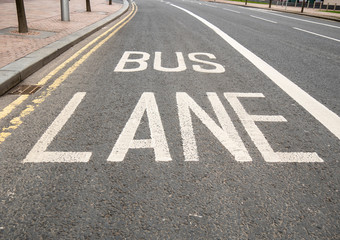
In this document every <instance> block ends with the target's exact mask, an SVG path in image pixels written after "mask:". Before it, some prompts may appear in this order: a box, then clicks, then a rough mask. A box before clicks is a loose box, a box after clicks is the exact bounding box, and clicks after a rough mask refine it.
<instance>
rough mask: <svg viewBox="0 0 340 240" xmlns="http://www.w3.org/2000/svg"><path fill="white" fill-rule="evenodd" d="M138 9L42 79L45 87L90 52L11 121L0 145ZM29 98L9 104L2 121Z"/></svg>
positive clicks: (40, 83) (134, 6)
mask: <svg viewBox="0 0 340 240" xmlns="http://www.w3.org/2000/svg"><path fill="white" fill-rule="evenodd" d="M137 10H138V7H137V5H136V4H135V3H133V4H132V10H131V12H130V13H129V14H128V15H127V16H126V17H124V18H123V19H122V20H121V21H119V22H118V23H117V24H115V25H114V26H113V27H111V28H110V29H108V30H107V31H106V32H104V33H103V34H101V35H100V36H98V37H97V38H95V39H93V40H92V41H91V42H90V43H88V44H87V45H86V46H84V47H83V48H81V49H80V50H79V51H77V52H76V53H75V54H74V55H72V56H71V57H70V58H68V59H67V60H66V61H64V62H63V63H62V64H60V65H59V66H58V67H56V68H55V69H54V70H53V71H51V72H50V73H49V74H47V75H46V76H45V77H44V78H42V79H41V80H40V81H39V82H38V85H41V86H42V85H45V84H46V83H47V82H48V81H49V80H50V79H51V78H52V77H53V76H55V75H56V74H57V73H58V72H59V71H61V70H62V69H64V68H65V66H66V65H67V64H69V63H71V62H72V61H73V60H75V59H76V58H77V57H79V56H80V55H81V54H82V53H84V52H85V51H87V50H89V51H88V52H87V53H86V54H84V55H83V56H81V58H80V59H79V60H77V61H76V62H75V63H74V64H73V65H72V66H71V67H69V68H68V69H67V70H66V71H64V73H63V74H62V75H61V76H60V77H58V78H57V79H56V80H55V81H54V82H53V83H52V84H51V85H49V86H48V88H47V89H46V90H44V91H43V92H42V93H41V95H40V96H38V97H36V98H34V99H33V100H32V103H31V104H28V105H27V106H26V108H25V109H24V110H23V111H22V112H21V113H20V114H19V116H17V117H15V118H13V119H12V120H11V121H10V126H9V127H4V128H2V130H1V132H0V144H1V143H3V142H4V141H5V140H6V139H7V137H9V136H10V135H11V134H12V133H11V131H13V130H14V129H17V128H18V127H19V126H20V125H21V124H22V121H23V118H25V117H26V116H28V115H29V114H30V113H32V112H33V111H34V110H35V108H36V107H38V106H39V105H40V104H41V103H43V102H44V101H45V100H46V98H47V97H48V96H50V95H51V94H52V92H53V91H54V90H56V89H57V88H58V87H59V86H60V84H61V83H63V82H64V81H65V80H66V79H67V77H68V76H70V75H71V74H72V73H73V72H74V71H75V70H76V69H77V68H78V67H79V66H80V65H81V64H82V63H83V62H85V61H86V59H88V58H89V57H90V56H91V54H93V53H94V52H95V51H96V50H97V49H98V48H100V47H101V46H102V45H103V44H104V43H105V42H107V41H108V40H109V39H110V38H111V37H112V36H113V35H115V34H116V33H117V32H118V31H119V30H120V29H121V28H122V27H124V26H125V25H126V24H127V23H128V22H129V21H130V20H131V19H132V18H133V17H134V16H135V15H136V13H137ZM28 97H29V96H28V95H22V96H20V97H19V98H17V99H16V100H15V101H13V102H12V103H11V104H9V105H8V106H7V107H5V108H4V109H3V110H2V111H1V112H0V120H1V119H3V118H5V117H6V116H7V115H8V114H10V113H11V112H12V111H13V110H14V109H15V108H16V107H17V106H19V105H20V104H21V103H23V102H24V101H25V100H26V99H27V98H28Z"/></svg>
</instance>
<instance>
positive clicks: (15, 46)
mask: <svg viewBox="0 0 340 240" xmlns="http://www.w3.org/2000/svg"><path fill="white" fill-rule="evenodd" d="M24 2H25V10H26V17H27V23H28V27H29V33H28V34H18V33H17V34H16V33H15V32H16V31H17V27H18V21H17V15H16V6H15V1H12V0H11V1H8V0H5V2H3V1H1V2H0V29H1V30H0V68H1V67H3V66H5V65H7V64H9V63H11V62H13V61H15V60H17V59H19V58H21V57H23V56H26V55H27V54H29V53H31V52H34V51H36V50H38V49H40V48H42V47H44V46H46V45H48V44H50V43H52V42H55V41H57V40H59V39H61V38H63V37H65V36H67V35H69V34H71V33H73V32H76V31H78V30H79V29H82V28H84V27H86V26H88V25H90V24H92V23H95V22H97V21H99V20H100V19H103V18H104V17H106V16H108V15H109V14H111V13H114V12H116V11H117V10H119V9H120V8H121V6H122V4H119V3H113V4H112V5H108V2H106V1H105V0H91V9H92V12H86V5H85V0H71V1H70V19H71V21H70V22H62V21H61V20H60V1H58V0H25V1H24ZM8 28H10V29H8ZM40 31H43V32H40Z"/></svg>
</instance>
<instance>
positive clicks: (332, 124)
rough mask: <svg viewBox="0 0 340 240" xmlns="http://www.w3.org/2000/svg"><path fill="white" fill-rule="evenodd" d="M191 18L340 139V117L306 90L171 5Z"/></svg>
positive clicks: (219, 31) (208, 24)
mask: <svg viewBox="0 0 340 240" xmlns="http://www.w3.org/2000/svg"><path fill="white" fill-rule="evenodd" d="M171 6H173V7H176V8H178V9H180V10H182V11H184V12H186V13H188V14H190V15H191V16H193V17H195V18H196V19H198V20H199V21H201V22H202V23H203V24H205V25H206V26H208V27H209V28H211V29H212V30H213V31H214V32H215V33H216V34H218V35H219V36H220V37H221V38H222V39H224V40H225V41H226V42H227V43H228V44H230V45H231V46H232V47H233V48H234V49H235V50H237V51H238V52H239V53H240V54H242V55H243V56H244V57H245V58H247V59H248V60H249V61H250V62H251V63H252V64H254V65H255V66H256V67H257V68H258V69H259V70H260V71H262V72H263V73H264V74H265V75H266V76H267V77H268V78H269V79H271V80H272V81H273V82H274V83H275V84H276V85H277V86H279V87H280V88H281V89H282V90H283V91H284V92H286V93H287V94H288V95H289V96H290V97H291V98H293V99H294V100H295V101H296V102H297V103H299V104H300V105H301V106H302V107H303V108H304V109H306V110H307V111H308V112H309V113H310V114H311V115H313V116H314V117H315V118H316V119H317V120H318V121H319V122H320V123H321V124H323V125H324V126H325V127H326V128H327V129H328V130H329V131H330V132H332V133H333V134H334V135H335V136H336V137H337V138H338V139H340V117H339V116H338V115H336V114H335V113H334V112H332V111H331V110H329V109H328V108H327V107H325V106H324V105H322V104H321V103H320V102H318V101H317V100H316V99H314V98H313V97H312V96H310V95H309V94H308V93H306V92H305V91H304V90H302V89H301V88H300V87H299V86H297V85H296V84H295V83H293V82H292V81H290V80H289V79H288V78H286V77H285V76H283V75H282V74H281V73H280V72H278V71H277V70H276V69H275V68H273V67H272V66H270V65H269V64H268V63H266V62H265V61H263V60H262V59H261V58H259V57H258V56H256V55H255V54H254V53H252V52H251V51H249V50H248V49H247V48H245V47H244V46H242V45H241V44H240V43H238V42H237V41H236V40H234V39H233V38H231V37H230V36H229V35H227V34H226V33H224V32H223V31H222V30H221V29H219V28H218V27H216V26H215V25H213V24H211V23H210V22H208V21H207V20H205V19H203V18H201V17H200V16H197V15H196V14H194V13H192V12H190V11H188V10H186V9H184V8H181V7H179V6H176V5H174V4H171Z"/></svg>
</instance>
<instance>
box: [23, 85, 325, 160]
mask: <svg viewBox="0 0 340 240" xmlns="http://www.w3.org/2000/svg"><path fill="white" fill-rule="evenodd" d="M85 95H86V93H82V92H80V93H76V94H75V95H74V96H73V97H72V99H71V100H70V101H69V102H68V104H67V105H66V106H65V107H64V109H63V110H62V111H61V113H60V114H59V115H58V116H57V117H56V119H55V120H54V121H53V122H52V124H51V125H50V126H49V127H48V129H47V130H46V131H45V132H44V134H43V135H42V136H41V138H40V139H39V140H38V141H37V143H36V144H35V145H34V147H33V148H32V149H31V151H30V152H29V153H28V154H27V156H26V158H25V159H24V160H23V163H71V162H79V163H80V162H88V161H89V160H90V158H91V155H92V152H72V151H71V152H57V151H54V152H49V151H47V148H48V146H49V145H50V144H51V143H52V141H53V139H54V138H55V136H57V134H58V133H59V132H60V131H61V130H62V128H63V127H64V126H65V124H66V123H67V121H68V120H69V119H70V117H71V116H72V114H73V113H74V112H75V111H76V109H77V107H78V105H79V104H80V103H81V101H82V100H83V98H84V97H85ZM206 96H207V98H208V100H209V102H210V105H211V107H212V109H213V112H214V113H215V115H216V118H217V122H215V120H213V119H212V118H211V117H210V116H209V115H208V114H207V112H206V111H205V110H204V109H203V108H202V107H201V106H199V105H198V104H197V102H195V100H194V99H193V98H191V97H190V96H189V95H188V94H187V93H185V92H177V93H176V96H175V97H176V102H177V110H178V119H176V118H173V120H178V121H179V122H178V124H179V127H180V133H181V137H182V150H183V155H184V161H186V162H197V161H199V154H198V152H199V149H198V147H197V143H196V138H197V137H198V136H196V135H195V131H194V128H193V121H192V115H195V116H196V117H197V118H198V119H199V120H200V122H201V123H202V124H203V126H205V127H206V128H207V129H208V130H209V131H210V132H211V133H212V135H214V137H215V138H216V139H217V140H218V141H219V142H220V143H221V144H222V145H223V146H224V148H225V149H226V150H228V151H229V152H230V154H231V155H232V156H233V159H234V160H235V161H237V162H251V161H252V158H251V156H250V155H249V153H248V150H247V148H246V146H245V143H244V142H243V141H242V139H241V137H240V136H239V133H238V130H237V129H236V127H235V125H234V124H233V122H232V120H231V118H230V116H229V114H228V113H227V111H226V109H225V108H224V106H223V104H222V102H221V100H220V99H219V97H218V95H217V94H216V93H215V92H207V93H206ZM224 97H225V98H226V100H227V102H229V104H230V105H231V107H232V108H233V109H234V111H235V113H236V115H237V116H238V118H239V120H240V123H241V124H242V125H243V127H244V129H245V130H246V132H247V134H248V135H249V137H250V140H251V141H252V142H253V144H254V145H255V147H256V148H257V149H258V151H259V152H260V153H261V155H262V157H263V160H264V161H265V162H267V163H310V162H314V163H322V162H324V161H323V160H322V159H321V158H320V157H319V156H318V154H317V153H316V152H274V150H273V149H272V148H271V146H270V144H269V143H268V141H267V139H266V137H265V136H264V134H263V133H262V132H261V130H260V129H259V128H258V127H257V126H256V122H287V120H286V119H285V118H284V117H283V116H280V115H250V114H248V113H247V111H246V110H245V109H244V107H243V105H242V103H241V101H240V100H239V98H264V95H263V94H262V93H238V92H226V93H224ZM145 113H146V116H147V118H148V126H149V130H150V135H151V137H150V138H149V139H135V135H136V132H137V129H138V127H139V125H140V124H141V120H142V118H143V115H144V114H145ZM129 149H140V151H142V150H143V149H153V150H154V151H153V152H154V155H155V158H154V159H155V161H156V162H168V161H172V158H171V155H170V151H169V145H168V142H167V138H166V131H165V130H164V127H163V124H162V119H161V115H160V113H159V109H158V105H157V101H156V98H155V94H154V93H153V92H144V93H143V94H142V95H141V97H140V98H139V100H138V102H137V104H136V106H135V108H134V110H133V111H132V113H131V115H130V118H129V119H128V121H127V122H126V124H125V126H124V128H123V130H122V131H121V134H120V135H119V137H118V139H117V140H116V143H115V144H114V146H113V148H112V151H111V153H110V155H109V157H108V158H107V161H108V162H122V161H124V159H125V157H126V154H127V153H128V151H129ZM176 150H178V149H176Z"/></svg>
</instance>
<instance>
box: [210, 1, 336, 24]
mask: <svg viewBox="0 0 340 240" xmlns="http://www.w3.org/2000/svg"><path fill="white" fill-rule="evenodd" d="M204 1H207V2H220V3H228V4H234V5H240V6H245V2H236V1H228V0H204ZM246 6H248V7H256V8H263V9H271V10H275V11H280V12H289V13H295V14H300V15H306V16H312V17H318V18H324V19H329V20H335V21H340V14H339V13H332V12H324V10H325V9H323V11H321V10H320V9H318V8H315V9H313V6H311V7H310V8H307V7H305V8H304V11H303V13H301V7H293V6H287V8H286V6H285V5H284V6H282V5H276V1H274V0H273V3H272V7H271V8H268V6H269V5H268V4H260V3H247V5H246ZM332 8H333V6H330V8H329V9H330V10H331V9H332Z"/></svg>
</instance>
